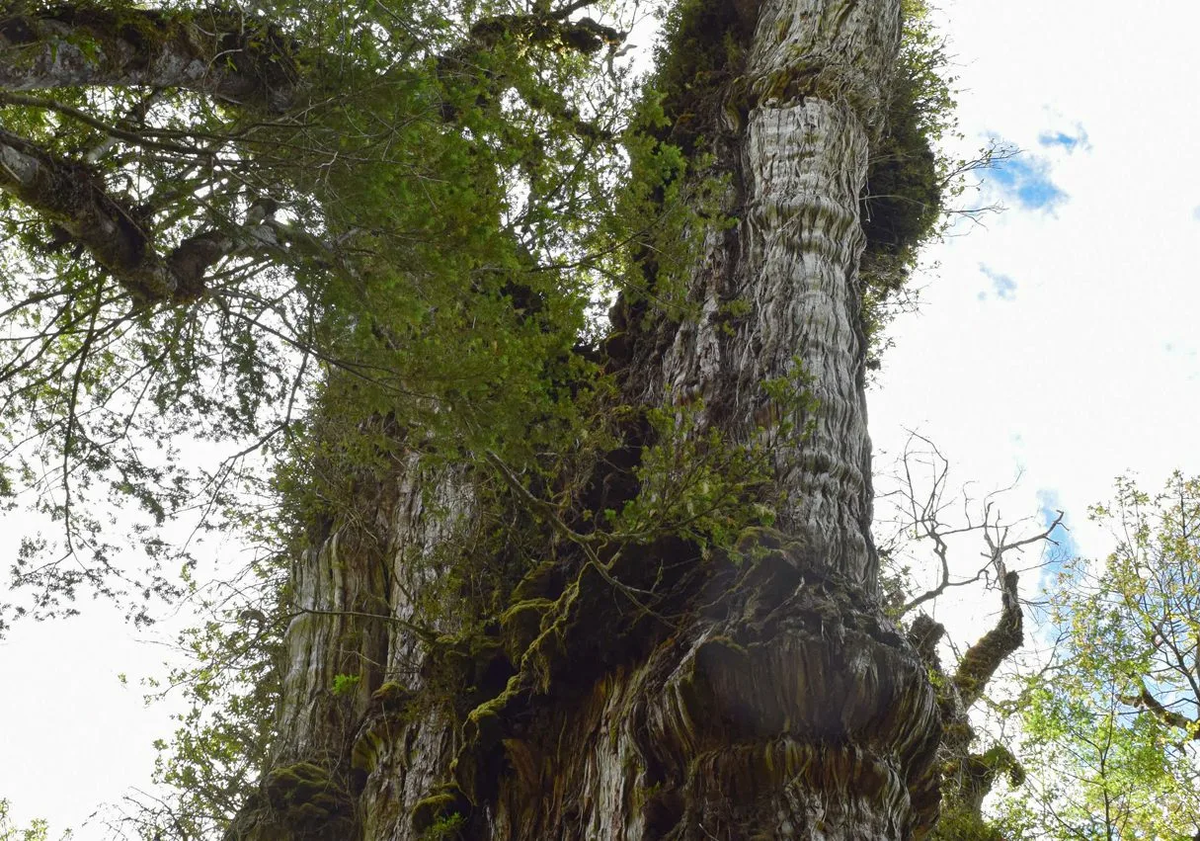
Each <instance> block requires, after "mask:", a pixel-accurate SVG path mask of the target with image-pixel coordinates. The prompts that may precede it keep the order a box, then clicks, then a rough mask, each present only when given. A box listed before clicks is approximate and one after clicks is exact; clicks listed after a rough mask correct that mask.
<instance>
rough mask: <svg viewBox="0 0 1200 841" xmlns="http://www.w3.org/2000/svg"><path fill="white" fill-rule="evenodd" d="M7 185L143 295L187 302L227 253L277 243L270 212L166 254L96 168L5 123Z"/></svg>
mask: <svg viewBox="0 0 1200 841" xmlns="http://www.w3.org/2000/svg"><path fill="white" fill-rule="evenodd" d="M0 190H3V191H4V192H7V193H10V194H11V195H13V196H14V197H16V198H17V199H19V200H20V201H22V202H23V203H25V204H26V205H27V206H28V207H30V208H31V209H32V210H35V211H37V212H38V213H39V214H41V215H42V216H43V218H45V219H46V220H48V221H50V222H52V223H53V224H54V225H56V226H57V228H58V229H60V230H61V231H62V232H63V233H64V235H65V236H67V237H69V239H70V241H72V242H75V243H77V244H78V245H80V246H82V247H83V248H84V249H86V250H87V251H88V253H89V254H91V255H92V257H93V258H94V259H95V261H96V262H97V263H98V264H99V265H100V266H102V267H103V268H104V269H106V270H107V271H108V272H110V273H111V274H112V276H113V277H114V278H115V279H116V280H117V282H119V283H120V284H121V285H122V286H123V287H124V288H125V289H126V290H127V291H128V292H129V293H130V294H132V295H133V296H134V297H135V298H136V299H138V300H139V301H143V302H148V303H154V302H158V301H170V302H172V303H186V302H188V301H192V300H195V299H196V298H199V297H201V296H202V295H203V294H204V292H205V275H206V273H207V272H208V270H209V269H210V268H212V267H213V266H214V265H215V264H216V263H217V262H219V261H220V260H221V259H223V258H225V257H228V256H232V255H234V254H236V253H240V252H243V251H246V250H249V249H251V248H254V247H256V246H262V245H267V246H271V245H275V244H276V243H277V238H276V232H275V227H276V226H275V225H274V224H273V223H272V221H271V220H270V218H269V214H264V213H261V212H260V213H258V214H248V218H247V225H246V226H243V227H241V228H237V227H235V226H230V228H229V230H225V229H211V230H206V231H202V232H200V233H198V234H194V235H192V236H190V237H188V238H186V239H184V240H183V241H182V242H180V243H179V244H178V245H177V246H175V247H174V248H173V249H171V250H170V251H169V252H168V253H166V254H165V255H164V254H160V253H159V252H158V251H157V250H156V249H155V248H154V243H153V240H152V237H151V235H150V233H149V231H148V229H147V227H146V226H145V224H144V221H145V220H142V219H140V218H139V215H138V211H137V209H136V208H135V207H134V206H133V205H132V203H131V202H129V201H128V200H125V199H122V198H117V197H114V196H112V195H110V194H109V192H108V191H107V190H106V189H105V187H104V185H103V184H102V183H101V181H100V178H99V177H98V176H97V174H96V173H95V171H94V170H93V169H92V168H91V167H89V166H87V165H85V164H82V163H79V162H76V161H71V160H67V159H65V158H62V157H59V156H57V155H54V154H52V153H50V152H47V151H45V150H43V149H41V148H39V147H38V146H36V145H35V144H33V143H30V142H29V141H27V140H25V139H23V138H21V137H18V136H17V135H14V134H12V133H10V132H6V131H4V130H2V129H0Z"/></svg>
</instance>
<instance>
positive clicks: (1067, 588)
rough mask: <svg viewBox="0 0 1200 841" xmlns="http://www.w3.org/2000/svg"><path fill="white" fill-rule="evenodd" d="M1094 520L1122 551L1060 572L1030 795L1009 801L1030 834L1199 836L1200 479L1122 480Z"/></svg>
mask: <svg viewBox="0 0 1200 841" xmlns="http://www.w3.org/2000/svg"><path fill="white" fill-rule="evenodd" d="M1092 515H1093V518H1094V519H1096V520H1097V521H1098V522H1100V523H1102V524H1104V525H1106V526H1108V527H1109V528H1110V530H1111V531H1112V532H1113V534H1114V538H1115V541H1116V548H1115V550H1114V551H1113V553H1112V554H1110V555H1109V556H1108V557H1107V558H1106V559H1104V560H1103V561H1099V562H1097V561H1089V560H1085V559H1078V560H1075V561H1073V562H1071V563H1070V564H1068V565H1067V566H1065V567H1064V569H1063V570H1062V571H1061V572H1060V573H1059V575H1058V581H1057V586H1056V590H1055V592H1054V593H1053V594H1052V602H1051V604H1052V620H1053V622H1054V625H1055V627H1056V628H1057V629H1058V630H1059V632H1060V635H1061V639H1060V641H1059V643H1058V645H1057V647H1056V649H1055V655H1054V660H1053V661H1052V662H1051V663H1050V664H1049V668H1048V670H1047V671H1046V673H1045V677H1044V678H1040V677H1039V678H1038V679H1035V680H1034V681H1033V682H1032V683H1031V686H1030V688H1029V690H1028V694H1027V704H1026V707H1025V710H1024V713H1023V722H1024V729H1025V740H1024V742H1023V744H1022V749H1021V753H1022V761H1023V762H1024V764H1025V765H1026V766H1027V767H1029V768H1031V769H1035V773H1032V774H1031V775H1030V779H1029V782H1028V783H1027V787H1028V788H1029V789H1030V790H1029V791H1028V792H1027V793H1026V794H1023V795H1020V796H1015V797H1012V798H1010V799H1009V800H1008V801H1007V802H1006V804H1005V818H1006V821H1007V822H1008V824H1009V825H1010V826H1011V827H1013V828H1014V831H1019V832H1020V835H1019V837H1023V838H1051V839H1058V838H1063V839H1067V838H1072V839H1075V838H1078V839H1093V838H1094V839H1108V838H1113V837H1119V838H1182V837H1191V836H1192V835H1193V834H1194V833H1196V832H1197V831H1200V823H1198V822H1197V820H1196V815H1197V814H1200V766H1198V765H1197V763H1196V753H1195V747H1194V746H1195V744H1196V742H1195V739H1196V736H1197V734H1198V733H1200V724H1198V723H1197V722H1198V720H1200V695H1198V694H1197V690H1196V684H1195V679H1196V678H1195V675H1196V669H1197V664H1196V663H1195V662H1194V656H1195V652H1196V651H1197V650H1200V531H1198V528H1197V527H1200V480H1197V479H1186V478H1184V477H1183V476H1182V475H1181V474H1178V473H1176V474H1175V475H1174V476H1173V477H1172V478H1171V480H1170V482H1169V483H1168V485H1167V487H1166V488H1165V489H1164V491H1163V492H1162V493H1161V494H1158V495H1156V496H1150V495H1148V494H1146V493H1144V492H1142V491H1140V490H1139V489H1138V488H1137V486H1136V485H1135V484H1134V482H1133V481H1132V480H1130V479H1128V478H1122V479H1119V480H1118V482H1117V488H1116V498H1115V500H1114V502H1113V503H1112V504H1111V505H1104V506H1096V507H1095V508H1094V509H1093V511H1092Z"/></svg>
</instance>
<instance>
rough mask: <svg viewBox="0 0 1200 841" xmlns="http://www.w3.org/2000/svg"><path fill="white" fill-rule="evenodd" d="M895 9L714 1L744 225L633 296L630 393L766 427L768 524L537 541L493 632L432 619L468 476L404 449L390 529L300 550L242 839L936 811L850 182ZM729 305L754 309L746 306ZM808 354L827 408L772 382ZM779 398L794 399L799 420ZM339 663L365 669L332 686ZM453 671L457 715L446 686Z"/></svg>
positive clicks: (837, 829) (907, 820)
mask: <svg viewBox="0 0 1200 841" xmlns="http://www.w3.org/2000/svg"><path fill="white" fill-rule="evenodd" d="M721 2H722V0H702V4H703V5H705V6H714V7H715V5H717V4H719V3H721ZM898 5H899V4H898V2H896V0H841V2H835V1H834V0H767V2H765V3H764V4H763V5H762V7H761V8H760V9H757V10H749V9H746V8H740V7H738V8H733V7H730V8H729V9H726V10H724V11H723V12H721V13H720V14H717V13H714V19H724V20H727V21H729V24H730V26H731V27H741V28H742V29H744V33H745V34H744V36H743V37H744V38H746V39H747V43H746V45H745V46H746V47H747V50H746V51H745V58H744V59H743V60H742V61H741V66H740V67H736V68H732V67H731V68H726V69H727V70H730V69H733V70H736V78H732V77H731V78H730V80H729V81H728V82H727V83H725V84H724V85H723V86H722V87H721V90H720V91H718V93H719V95H720V97H724V98H725V100H726V101H727V102H728V103H729V105H730V107H727V108H717V109H715V111H716V112H717V115H716V117H715V118H714V121H713V124H711V125H707V126H705V127H704V129H705V132H706V134H707V135H708V137H709V138H715V139H714V140H712V144H713V146H712V149H713V151H715V153H716V154H717V157H718V162H717V165H718V167H719V168H720V169H721V170H722V171H723V172H725V173H728V174H729V175H730V182H729V183H730V185H731V186H730V188H729V193H728V195H727V196H726V211H727V212H728V213H729V214H730V215H732V216H734V217H735V218H736V225H735V226H734V227H732V228H730V229H725V230H720V231H714V232H712V233H710V234H709V235H708V238H707V240H706V244H705V248H704V249H703V253H702V255H701V258H700V260H699V262H698V264H697V265H696V267H695V271H694V275H693V282H692V284H691V288H690V291H689V294H690V297H691V299H692V300H693V301H694V302H696V303H697V304H698V305H699V307H698V309H699V311H700V312H701V313H702V315H701V316H700V317H699V318H698V319H695V320H691V321H688V322H686V323H674V322H671V321H669V320H667V318H666V317H665V316H663V315H653V314H652V315H647V314H646V309H645V308H644V307H642V308H641V309H638V308H636V307H626V311H625V312H624V313H623V314H620V313H619V314H618V320H621V319H623V324H622V325H621V326H623V327H624V329H625V331H626V333H627V334H628V335H627V338H626V340H625V341H623V342H622V343H620V345H621V347H622V348H623V350H622V358H620V359H615V360H613V365H614V366H615V365H623V366H624V375H623V377H624V378H623V382H624V383H625V389H626V394H625V398H626V399H627V400H628V401H629V402H631V403H635V404H639V403H640V404H642V405H647V406H661V405H664V404H666V405H670V404H676V405H681V406H682V405H683V404H691V405H697V406H699V405H702V406H703V409H702V410H700V413H701V420H700V423H701V426H702V427H704V426H711V427H716V428H718V429H720V430H721V431H722V432H723V433H724V435H725V436H726V438H727V439H730V440H733V441H741V442H750V443H752V442H754V441H756V440H759V441H761V442H765V443H767V444H769V445H770V447H771V459H772V465H773V471H774V483H775V485H776V489H777V490H778V491H780V492H781V495H782V497H783V498H785V499H786V503H785V504H784V505H783V506H782V509H781V510H780V511H779V518H778V520H777V526H778V527H779V529H778V530H762V529H759V530H748V531H747V532H746V533H745V534H744V535H743V537H742V541H741V544H740V546H739V549H740V550H741V552H740V553H735V555H733V556H729V557H724V556H723V557H720V558H716V559H714V558H712V557H707V558H705V557H702V554H701V553H700V552H699V551H698V550H697V548H696V547H695V546H693V545H690V544H688V543H686V542H684V541H682V540H670V539H658V540H656V541H654V542H653V543H651V544H650V545H643V546H638V547H626V548H624V549H622V550H621V551H620V552H615V553H612V554H610V555H607V556H604V557H600V556H594V555H593V556H591V557H590V559H589V556H587V555H586V554H585V555H583V557H584V559H585V560H584V562H580V563H576V564H574V565H573V566H572V565H570V564H565V563H557V562H556V560H555V558H556V554H559V553H561V552H563V551H565V550H564V549H563V546H564V545H565V544H567V543H569V541H563V542H560V545H559V546H558V547H557V548H556V547H554V546H550V545H548V546H547V550H546V556H545V559H543V560H544V562H543V563H542V564H541V565H540V566H538V567H537V568H536V569H535V570H534V571H533V572H531V573H530V574H528V575H527V576H526V577H525V579H524V580H523V581H522V582H521V583H520V584H519V585H518V586H517V587H516V589H515V590H514V591H513V592H512V593H511V594H509V595H508V597H507V602H506V604H507V607H506V608H504V609H502V610H501V611H499V612H498V613H497V617H496V619H495V621H494V622H492V623H491V625H490V626H489V627H486V628H485V629H484V631H483V633H482V634H475V635H473V636H461V635H460V636H456V635H455V632H456V631H457V630H458V626H457V623H456V622H455V621H454V619H453V618H452V617H441V618H440V619H437V620H436V621H433V620H430V619H429V617H422V616H421V609H422V608H421V603H422V599H421V594H422V592H423V591H425V590H426V589H428V588H429V587H431V586H433V584H434V583H435V582H436V578H437V570H438V564H439V563H440V561H439V560H438V557H439V556H438V547H439V543H440V542H441V541H443V540H445V539H446V538H447V536H448V535H452V534H453V533H454V532H455V530H456V529H463V528H469V525H468V524H469V522H470V520H471V518H472V517H473V509H474V507H475V505H476V501H477V500H476V496H475V495H474V493H473V491H472V485H471V480H470V477H469V476H467V475H466V474H455V473H446V472H445V471H440V472H437V473H432V472H427V471H425V469H424V468H423V466H422V464H421V462H420V459H419V458H417V457H414V458H413V459H412V460H411V461H409V462H408V463H407V464H406V465H404V467H403V470H402V471H400V473H399V475H397V476H396V477H395V478H394V479H393V480H391V481H392V484H391V486H390V489H389V490H387V491H384V492H378V493H376V494H374V496H372V498H371V499H369V500H367V502H368V503H369V504H370V505H372V506H374V514H373V529H374V531H375V532H376V533H375V535H374V538H373V543H372V548H370V549H367V548H365V547H364V546H363V545H362V541H361V540H360V539H359V538H360V537H361V535H362V534H363V533H364V532H363V526H362V524H361V522H360V523H357V524H355V525H353V526H352V525H351V524H350V523H349V522H345V523H343V522H337V523H335V524H334V525H333V527H332V529H331V530H330V531H329V532H328V534H327V535H326V536H325V538H324V542H323V543H322V545H320V546H319V547H314V548H313V550H312V551H311V552H309V553H307V554H306V555H304V556H303V557H302V558H300V559H299V560H298V562H297V569H296V572H295V576H296V582H297V586H296V599H297V603H298V604H297V608H298V615H297V617H296V619H295V620H294V621H293V624H292V627H291V628H290V629H289V635H288V646H289V650H290V662H289V665H288V673H287V677H286V680H285V684H284V698H283V710H282V722H283V727H282V730H281V733H280V742H279V746H278V748H277V757H276V767H275V768H274V769H272V770H271V771H270V772H269V773H268V774H267V776H266V777H265V780H264V783H263V785H262V789H261V792H260V794H259V796H258V797H257V798H256V799H255V801H254V802H253V803H251V804H250V806H249V807H248V808H247V809H246V810H245V812H244V813H243V814H242V815H241V816H240V817H239V819H238V821H237V823H236V825H235V827H234V829H233V830H232V831H231V836H233V837H238V838H247V839H249V838H255V839H269V838H293V837H311V838H344V837H349V836H350V835H351V834H352V833H357V834H358V835H360V836H361V837H364V838H368V839H397V841H399V839H416V838H420V837H455V833H461V835H462V836H463V837H471V838H496V839H501V838H507V839H517V838H521V839H541V838H563V839H642V838H680V839H692V838H695V839H703V838H720V839H730V838H752V837H763V838H766V837H770V838H797V839H902V838H912V837H916V836H919V835H921V834H923V832H924V830H925V829H927V828H928V827H929V826H930V825H931V823H932V821H933V819H934V816H935V814H936V809H937V798H938V795H937V787H936V782H935V779H936V774H935V772H934V770H933V769H932V767H931V762H932V757H933V752H934V749H935V747H936V745H937V742H938V737H939V726H938V723H937V713H936V709H935V708H936V704H935V701H934V697H933V693H932V691H931V689H930V688H929V686H928V681H927V679H926V676H925V670H924V668H923V667H922V665H921V664H920V662H919V660H918V658H917V657H916V656H915V654H914V653H913V651H912V649H911V647H910V646H909V645H908V643H907V642H905V641H904V640H903V639H902V638H901V637H900V636H899V635H898V634H897V633H896V632H895V629H894V628H893V627H892V626H891V624H890V623H889V622H888V621H887V620H885V619H884V618H883V617H882V615H881V614H880V612H879V608H878V605H877V603H876V600H875V597H874V594H875V590H876V577H877V560H876V556H875V553H874V549H873V546H872V543H871V538H870V534H869V530H868V529H869V522H870V506H871V488H870V464H869V454H870V444H869V441H868V438H867V431H866V410H865V405H864V398H863V353H864V348H863V339H862V335H861V331H860V329H859V327H858V321H859V318H858V307H859V290H858V280H857V277H858V261H859V257H860V254H861V252H862V248H863V244H864V240H863V234H862V231H861V225H860V221H859V216H858V203H859V194H860V190H861V188H862V185H863V182H864V180H865V173H866V166H867V160H868V154H869V149H870V144H871V141H872V138H873V137H875V136H876V135H877V134H878V131H879V125H878V123H879V120H880V118H881V116H880V115H881V113H882V110H883V109H882V103H883V102H884V97H885V89H886V85H887V80H888V76H889V71H890V67H891V63H892V61H893V60H894V57H895V53H896V49H897V40H898V37H899V35H898V31H899V8H898ZM739 115H740V116H739ZM732 300H739V301H742V302H744V304H745V305H748V306H745V305H744V306H742V307H741V308H740V309H739V310H738V315H737V317H736V318H734V319H732V320H730V319H726V318H724V317H722V313H723V312H725V311H726V310H725V309H724V308H723V307H724V305H725V304H727V303H728V302H730V301H732ZM623 306H624V305H623ZM799 371H803V372H804V375H806V376H807V377H809V378H810V385H811V388H812V390H813V391H814V393H815V396H816V398H817V399H818V401H819V406H818V407H817V408H816V409H811V408H810V409H799V408H795V407H792V406H789V405H783V406H778V405H775V404H774V403H773V398H772V396H771V395H770V394H768V393H767V392H766V391H764V389H763V382H764V381H766V380H773V379H778V378H793V379H795V378H796V377H797V376H798V374H799ZM697 398H701V399H702V400H701V401H697ZM789 412H793V413H795V412H801V413H804V414H802V416H798V417H794V418H791V420H795V421H797V422H796V423H795V424H794V425H790V424H789V425H786V426H785V425H783V424H781V423H780V420H781V418H780V415H781V413H783V414H784V415H786V414H787V413H789ZM780 428H790V429H792V430H793V431H792V432H790V433H788V434H786V435H780V434H778V430H779V429H780ZM356 530H357V531H356ZM355 535H358V536H359V537H356V536H355ZM568 548H570V547H569V546H568ZM576 554H578V552H577V553H576ZM734 556H736V557H738V558H740V560H738V561H736V562H735V561H734V560H731V557H734ZM374 616H378V617H379V618H378V619H376V618H374ZM427 620H429V621H427ZM413 625H424V626H426V627H429V626H431V625H432V626H434V627H436V628H437V631H438V632H440V633H441V634H442V636H441V637H439V638H437V639H425V640H422V639H420V638H419V637H420V636H421V634H420V633H418V632H417V631H415V630H414V629H413ZM426 636H428V634H426ZM355 657H357V658H360V659H361V660H362V661H363V668H361V669H352V667H351V664H349V662H348V660H347V658H349V659H351V660H352V659H354V658H355ZM347 670H353V671H354V672H355V673H359V672H361V674H362V675H363V676H364V677H363V680H362V683H361V685H360V688H359V689H357V690H356V691H354V692H350V693H343V694H341V695H338V696H336V697H334V696H333V695H332V694H331V692H330V689H329V686H330V681H331V679H332V677H333V676H334V675H335V674H337V673H340V672H343V671H347ZM456 681H457V683H456ZM447 685H450V686H460V687H462V689H461V691H460V692H459V697H458V698H457V699H456V702H457V707H456V704H455V703H450V704H447V703H437V702H434V701H431V700H430V698H431V697H433V696H435V695H436V692H435V690H436V689H437V688H438V687H439V686H442V687H444V686H447ZM456 709H457V710H458V712H459V713H460V714H461V715H456V713H455V710H456ZM460 719H461V720H460Z"/></svg>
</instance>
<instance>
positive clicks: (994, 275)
mask: <svg viewBox="0 0 1200 841" xmlns="http://www.w3.org/2000/svg"><path fill="white" fill-rule="evenodd" d="M979 271H981V272H983V276H984V277H986V278H987V279H988V280H990V281H991V282H992V292H993V293H994V294H995V296H996V297H997V298H999V299H1000V300H1001V301H1012V300H1014V299H1015V298H1016V297H1017V282H1016V281H1015V280H1013V279H1012V278H1011V277H1009V276H1008V275H1006V274H1002V273H1000V272H998V271H996V270H995V269H993V268H991V267H990V266H988V265H987V264H986V263H980V264H979ZM986 297H987V293H986V292H980V293H979V300H981V301H982V300H984V299H985V298H986Z"/></svg>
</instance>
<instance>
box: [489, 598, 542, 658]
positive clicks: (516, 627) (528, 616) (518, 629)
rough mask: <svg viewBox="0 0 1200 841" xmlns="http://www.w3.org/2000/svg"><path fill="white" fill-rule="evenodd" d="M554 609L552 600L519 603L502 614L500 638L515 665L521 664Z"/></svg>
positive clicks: (531, 600)
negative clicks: (544, 618)
mask: <svg viewBox="0 0 1200 841" xmlns="http://www.w3.org/2000/svg"><path fill="white" fill-rule="evenodd" d="M553 608H554V602H552V601H551V600H550V599H527V600H525V601H519V602H517V603H516V604H514V605H513V606H512V607H510V608H508V609H507V610H506V611H504V612H503V613H501V614H500V638H501V639H502V640H503V644H504V651H505V653H506V654H508V659H509V660H511V661H512V662H513V663H514V664H517V663H520V662H521V655H523V654H524V653H525V651H526V649H528V648H529V646H530V644H531V643H532V642H533V641H534V640H535V639H537V638H538V635H539V634H540V633H541V630H542V619H543V617H545V615H546V614H547V613H549V612H550V611H551V610H552V609H553Z"/></svg>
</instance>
